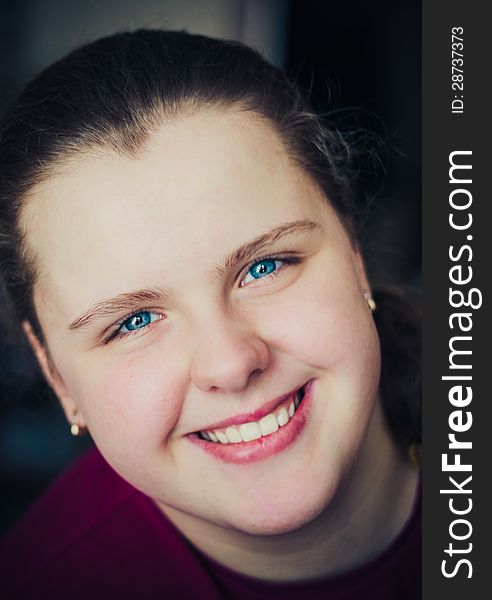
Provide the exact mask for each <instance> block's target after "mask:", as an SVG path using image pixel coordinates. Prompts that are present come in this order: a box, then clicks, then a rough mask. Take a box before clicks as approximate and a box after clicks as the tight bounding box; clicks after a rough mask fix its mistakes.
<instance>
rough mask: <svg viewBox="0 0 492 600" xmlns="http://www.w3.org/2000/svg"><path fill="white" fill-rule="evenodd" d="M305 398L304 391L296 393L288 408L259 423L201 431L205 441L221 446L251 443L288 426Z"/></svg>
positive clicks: (285, 407)
mask: <svg viewBox="0 0 492 600" xmlns="http://www.w3.org/2000/svg"><path fill="white" fill-rule="evenodd" d="M303 398H304V390H303V389H300V390H298V391H297V392H296V393H295V397H294V399H293V400H292V401H291V402H290V404H289V405H288V406H287V405H286V404H284V406H282V408H281V409H280V410H279V411H278V412H277V413H274V412H271V413H270V414H268V415H266V416H264V417H263V418H262V419H260V420H259V421H251V422H250V423H242V424H241V425H239V427H237V426H231V427H227V428H226V429H225V430H224V429H222V430H217V429H216V430H214V431H211V430H207V431H201V432H200V434H201V435H202V437H203V439H205V440H207V441H210V442H215V443H217V442H220V443H221V444H237V443H239V442H251V441H252V440H257V439H259V438H261V437H262V436H267V435H271V434H272V433H275V432H276V431H277V430H278V429H279V427H283V426H284V425H286V424H287V423H288V422H289V420H290V419H291V418H292V417H293V416H294V413H295V411H296V409H297V408H298V406H299V404H300V403H301V401H302V399H303Z"/></svg>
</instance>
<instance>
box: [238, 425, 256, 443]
mask: <svg viewBox="0 0 492 600" xmlns="http://www.w3.org/2000/svg"><path fill="white" fill-rule="evenodd" d="M239 432H240V434H241V437H242V438H243V441H244V442H250V441H251V440H257V439H258V438H261V431H260V428H259V427H258V424H257V423H255V422H254V421H253V422H252V423H243V424H242V425H239Z"/></svg>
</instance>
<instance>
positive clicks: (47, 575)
mask: <svg viewBox="0 0 492 600" xmlns="http://www.w3.org/2000/svg"><path fill="white" fill-rule="evenodd" d="M0 581H2V598H5V599H6V600H8V599H11V598H22V600H30V599H31V598H32V599H34V598H45V597H46V598H51V599H53V600H56V599H58V598H60V599H61V598H70V599H71V600H78V599H81V600H82V599H84V600H86V599H87V598H91V599H92V600H98V599H99V598H101V599H103V598H104V599H105V600H107V598H116V597H118V598H139V600H145V599H147V598H149V599H150V598H152V599H153V598H155V597H157V596H160V597H162V598H176V597H182V598H185V597H192V596H191V595H190V594H193V593H194V591H193V590H195V591H196V589H197V588H196V587H195V586H196V585H198V586H199V588H198V589H202V590H204V591H205V592H206V593H207V594H208V595H207V596H206V597H209V598H217V597H218V596H217V595H216V594H217V591H216V589H215V585H214V583H213V581H212V580H210V578H209V576H208V574H207V572H206V570H205V569H204V568H203V567H202V565H201V561H200V560H199V559H198V558H197V555H196V553H195V551H194V550H193V549H192V547H191V545H190V544H189V543H188V542H187V541H186V540H185V538H183V536H182V535H181V534H180V533H179V532H178V531H177V530H176V529H175V528H174V526H173V525H172V524H171V523H170V521H169V520H168V519H167V518H166V517H165V516H164V515H163V514H162V512H161V511H160V510H159V509H158V508H157V507H156V505H155V504H154V503H153V502H152V501H151V500H150V499H149V498H148V497H147V496H145V495H144V494H142V493H141V492H139V491H138V490H136V489H135V488H133V487H132V486H131V485H130V484H129V483H127V482H126V481H125V480H123V479H122V478H121V477H120V476H119V475H118V474H117V473H116V472H115V471H113V469H112V468H111V467H110V466H109V465H108V464H107V463H106V461H105V460H104V459H103V457H102V456H101V455H100V454H99V452H98V451H97V450H96V449H94V450H91V451H90V452H89V453H88V454H86V455H85V456H83V457H82V458H81V459H79V460H78V461H77V462H76V463H75V464H74V465H73V466H71V467H70V468H69V469H68V470H67V471H66V472H65V473H63V474H62V475H61V476H60V477H59V478H58V479H57V480H56V481H55V483H54V484H53V485H52V486H51V487H50V488H49V489H48V491H47V492H46V493H45V494H43V496H42V497H41V498H40V499H39V500H38V501H37V502H36V503H35V504H34V505H33V507H32V508H31V509H30V510H29V511H28V513H27V514H26V515H25V516H24V517H23V518H22V519H21V521H20V522H19V523H18V524H17V525H16V526H15V527H14V528H13V529H12V531H11V532H10V533H9V534H8V535H7V536H6V538H5V539H4V541H3V542H2V544H1V545H0Z"/></svg>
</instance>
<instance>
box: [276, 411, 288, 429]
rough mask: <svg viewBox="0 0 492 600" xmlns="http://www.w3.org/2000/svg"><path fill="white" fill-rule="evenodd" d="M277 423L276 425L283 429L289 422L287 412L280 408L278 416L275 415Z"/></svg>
mask: <svg viewBox="0 0 492 600" xmlns="http://www.w3.org/2000/svg"><path fill="white" fill-rule="evenodd" d="M277 421H278V424H279V425H280V427H283V426H284V425H286V424H287V423H288V422H289V415H288V414H287V411H286V410H285V408H281V409H280V411H279V413H278V415H277Z"/></svg>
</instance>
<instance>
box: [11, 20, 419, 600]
mask: <svg viewBox="0 0 492 600" xmlns="http://www.w3.org/2000/svg"><path fill="white" fill-rule="evenodd" d="M351 150H352V149H351V148H350V147H349V146H348V145H347V143H346V141H344V139H343V137H342V136H341V135H340V134H339V133H338V132H337V131H336V130H333V129H330V128H328V127H327V126H326V125H325V124H324V123H323V121H322V120H321V119H320V118H318V117H317V116H316V115H315V114H314V113H313V111H312V110H311V108H310V106H309V104H308V101H307V100H306V99H305V98H304V96H303V95H302V94H301V92H300V91H299V90H298V88H297V87H296V86H295V85H293V84H292V83H290V82H289V81H288V80H287V79H286V78H285V76H284V75H283V74H282V73H281V72H280V71H278V70H277V69H276V68H274V67H272V66H271V65H269V64H267V63H266V62H265V61H264V60H263V59H262V58H261V57H260V56H259V55H258V54H257V53H256V52H254V51H252V50H251V49H249V48H246V47H244V46H241V45H239V44H236V43H228V42H223V41H217V40H212V39H208V38H205V37H201V36H193V35H189V34H186V33H176V32H163V31H145V30H144V31H138V32H134V33H127V34H118V35H114V36H111V37H109V38H105V39H102V40H99V41H97V42H95V43H93V44H91V45H89V46H86V47H84V48H82V49H80V50H78V51H75V52H73V53H72V54H70V55H69V56H68V57H66V58H65V59H63V60H62V61H60V62H58V63H56V64H55V65H53V66H52V67H50V68H49V69H47V70H46V71H45V72H44V73H42V74H41V75H40V76H39V77H38V78H37V79H36V80H35V81H34V82H33V83H32V84H31V85H30V86H29V87H28V88H27V90H26V91H25V92H24V93H23V94H22V95H21V97H20V98H19V99H18V100H17V101H16V102H15V103H14V105H13V106H12V107H11V109H10V111H9V113H8V114H7V115H6V116H5V118H4V120H3V122H2V129H1V147H0V164H1V167H0V169H1V171H0V202H1V205H0V211H1V219H2V225H1V227H2V230H1V243H2V246H1V253H2V254H1V262H2V265H3V266H4V278H5V282H6V286H7V289H8V291H9V293H10V296H11V298H12V301H13V304H14V305H15V307H16V309H17V314H18V319H19V323H20V324H21V325H22V328H23V330H24V332H25V334H26V335H27V337H28V339H29V341H30V343H31V345H32V348H33V349H34V352H35V354H36V357H37V359H38V361H39V364H40V366H41V368H42V370H43V372H44V375H45V377H46V379H47V380H48V382H49V384H50V386H51V387H52V389H53V390H54V392H55V393H56V395H57V396H58V398H59V400H60V402H61V405H62V406H63V409H64V411H65V414H66V416H67V419H68V422H69V423H70V426H71V430H72V433H73V434H78V433H80V432H82V431H83V430H88V431H89V432H90V435H91V436H92V438H93V440H94V442H95V445H96V447H97V450H94V451H92V452H91V453H89V454H88V455H87V456H85V457H84V458H83V459H82V460H81V461H79V462H78V463H77V464H76V465H74V466H73V467H72V468H71V469H70V470H69V471H68V472H67V473H66V474H65V475H64V476H63V477H62V478H61V479H60V480H58V482H57V483H55V485H54V486H53V487H52V488H51V489H50V490H49V491H48V493H47V494H45V495H44V496H43V498H42V499H41V500H40V501H39V502H38V503H37V504H36V505H35V507H34V508H33V509H32V510H31V511H30V512H29V514H28V515H27V516H26V517H25V518H24V519H23V520H22V521H21V523H20V524H19V525H18V526H17V527H15V528H14V529H13V531H12V532H11V533H10V534H9V535H8V537H7V539H6V540H5V541H4V543H3V547H2V554H1V564H2V567H1V568H2V578H1V579H2V581H3V586H4V587H5V588H6V589H5V593H6V596H3V597H9V598H10V597H12V598H40V597H43V598H44V597H49V598H65V597H70V598H72V599H73V598H117V597H119V598H135V597H139V598H156V597H159V596H160V597H165V598H191V597H201V598H277V597H278V598H284V597H285V598H286V597H288V598H302V599H310V598H334V599H335V598H336V599H338V598H366V599H367V598H378V599H380V600H381V599H385V598H400V599H403V598H416V597H418V589H419V563H420V551H419V543H420V542H419V535H420V513H419V471H418V467H417V466H416V465H415V464H414V462H412V461H411V460H409V458H408V454H407V450H408V448H409V447H411V446H412V445H413V444H415V442H418V441H419V439H420V438H419V431H418V414H419V413H418V408H417V407H418V380H419V375H418V370H417V366H416V361H415V358H414V349H411V350H408V344H409V339H410V338H411V337H412V336H413V335H414V333H415V326H414V324H412V322H411V320H409V319H410V318H409V316H408V315H407V314H406V309H403V308H401V305H400V304H399V303H398V301H397V300H395V299H393V298H391V297H389V296H384V295H382V296H381V297H380V298H378V297H377V296H376V295H375V294H374V295H373V292H372V290H371V286H370V283H369V281H368V279H367V276H366V271H365V268H364V261H363V258H362V256H361V254H360V249H359V245H358V242H357V231H356V227H355V217H354V214H353V204H354V194H355V192H354V189H353V185H352V183H353V177H354V173H353V170H352V169H351V163H350V157H351V155H352V152H351ZM374 319H378V327H379V333H378V327H376V324H375V320H374ZM388 332H389V334H390V335H389V337H388ZM381 347H382V348H383V357H382V361H381ZM381 363H382V365H383V366H382V369H383V370H382V375H381ZM158 595H159V596H158Z"/></svg>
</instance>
